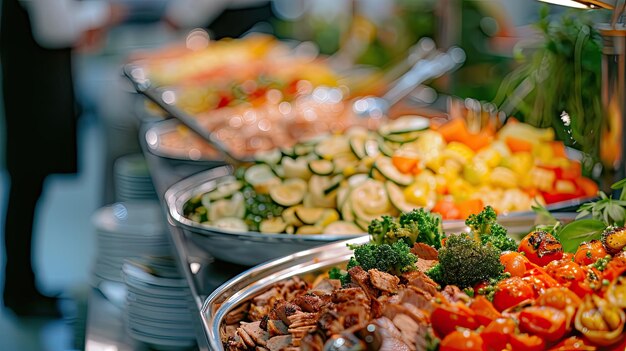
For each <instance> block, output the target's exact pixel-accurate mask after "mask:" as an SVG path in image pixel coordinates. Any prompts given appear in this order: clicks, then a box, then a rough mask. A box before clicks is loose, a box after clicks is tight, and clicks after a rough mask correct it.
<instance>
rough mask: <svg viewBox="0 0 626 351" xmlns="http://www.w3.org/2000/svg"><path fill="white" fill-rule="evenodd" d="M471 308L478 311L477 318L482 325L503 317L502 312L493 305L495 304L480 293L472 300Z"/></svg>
mask: <svg viewBox="0 0 626 351" xmlns="http://www.w3.org/2000/svg"><path fill="white" fill-rule="evenodd" d="M470 308H471V309H472V311H474V313H476V317H475V318H476V321H477V322H478V324H480V325H488V324H489V323H491V322H492V321H493V320H494V319H496V318H500V317H502V315H501V314H500V312H498V311H497V310H496V308H495V307H493V304H492V303H491V302H490V301H489V300H487V298H486V297H484V296H482V295H478V296H476V298H475V299H474V300H472V303H471V304H470Z"/></svg>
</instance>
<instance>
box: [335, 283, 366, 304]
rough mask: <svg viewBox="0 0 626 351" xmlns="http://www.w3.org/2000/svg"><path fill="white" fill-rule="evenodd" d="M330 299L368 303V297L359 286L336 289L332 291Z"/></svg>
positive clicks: (336, 301)
mask: <svg viewBox="0 0 626 351" xmlns="http://www.w3.org/2000/svg"><path fill="white" fill-rule="evenodd" d="M332 301H333V302H334V303H342V302H346V301H358V302H363V303H365V304H369V298H368V297H367V295H366V294H365V291H363V289H361V288H360V287H353V288H345V289H339V290H336V291H335V292H334V293H333V300H332Z"/></svg>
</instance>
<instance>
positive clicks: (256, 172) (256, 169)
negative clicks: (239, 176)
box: [243, 163, 278, 187]
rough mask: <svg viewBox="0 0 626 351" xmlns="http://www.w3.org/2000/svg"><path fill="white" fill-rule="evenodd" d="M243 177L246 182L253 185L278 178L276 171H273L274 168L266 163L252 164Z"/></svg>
mask: <svg viewBox="0 0 626 351" xmlns="http://www.w3.org/2000/svg"><path fill="white" fill-rule="evenodd" d="M243 177H244V179H245V180H246V182H248V183H249V184H250V185H252V186H253V187H256V186H257V185H261V184H265V183H268V182H274V181H275V180H277V179H278V178H277V177H276V174H274V172H273V171H272V168H271V167H270V166H269V165H267V164H265V163H259V164H256V165H252V166H250V167H249V168H248V169H246V172H245V173H244V175H243Z"/></svg>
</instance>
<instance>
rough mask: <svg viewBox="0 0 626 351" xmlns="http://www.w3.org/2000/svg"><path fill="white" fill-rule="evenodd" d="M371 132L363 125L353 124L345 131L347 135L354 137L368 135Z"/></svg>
mask: <svg viewBox="0 0 626 351" xmlns="http://www.w3.org/2000/svg"><path fill="white" fill-rule="evenodd" d="M369 133H370V131H369V129H367V128H365V127H363V126H358V125H357V126H352V127H350V128H348V129H347V130H346V132H345V135H346V136H348V137H350V138H352V137H354V136H361V137H366V136H367V135H368V134H369Z"/></svg>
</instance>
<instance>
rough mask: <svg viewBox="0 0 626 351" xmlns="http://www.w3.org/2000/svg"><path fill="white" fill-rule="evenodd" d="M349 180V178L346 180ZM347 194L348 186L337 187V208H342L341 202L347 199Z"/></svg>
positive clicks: (348, 192) (348, 193) (348, 191)
mask: <svg viewBox="0 0 626 351" xmlns="http://www.w3.org/2000/svg"><path fill="white" fill-rule="evenodd" d="M348 181H350V180H348ZM348 195H350V188H349V187H347V186H341V187H339V189H337V208H338V209H341V208H343V204H344V203H345V202H346V200H347V199H348Z"/></svg>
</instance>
